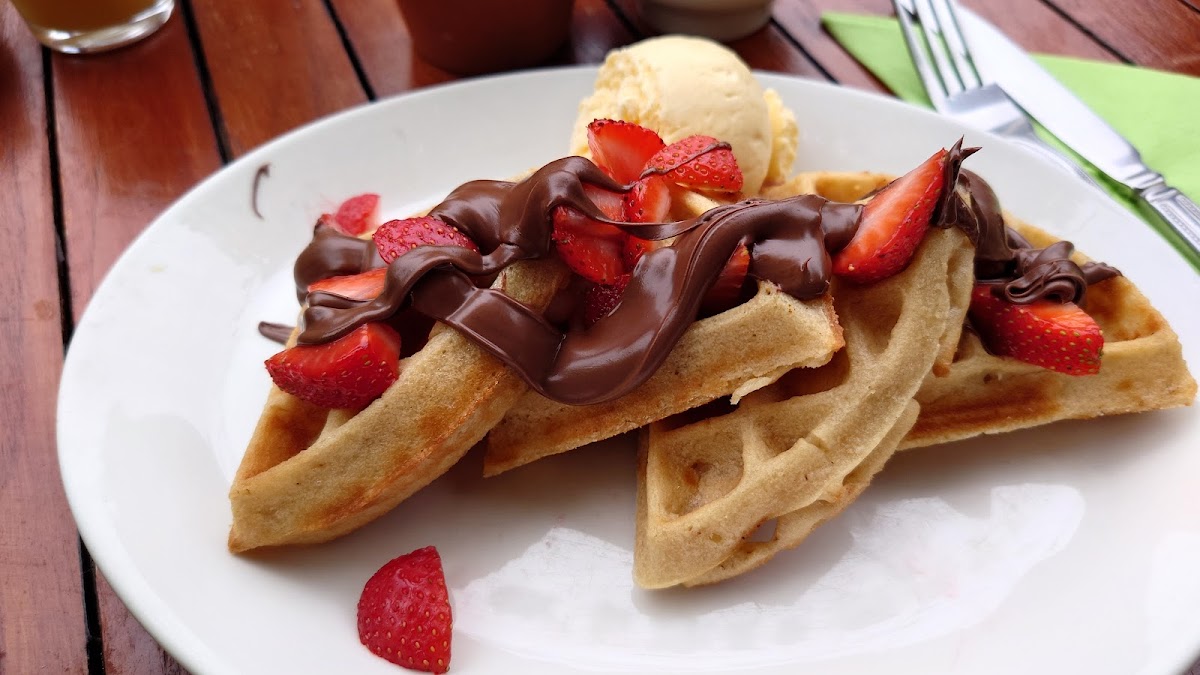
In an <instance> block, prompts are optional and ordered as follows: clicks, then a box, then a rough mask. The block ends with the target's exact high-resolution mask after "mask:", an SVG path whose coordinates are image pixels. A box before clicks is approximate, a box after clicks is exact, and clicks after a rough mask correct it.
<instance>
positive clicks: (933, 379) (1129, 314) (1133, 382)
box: [765, 172, 1196, 449]
mask: <svg viewBox="0 0 1200 675" xmlns="http://www.w3.org/2000/svg"><path fill="white" fill-rule="evenodd" d="M891 178H892V177H891V176H888V175H886V174H877V173H865V172H864V173H842V172H811V173H801V174H797V175H796V176H795V177H794V178H792V179H791V180H790V181H788V183H787V184H785V185H781V186H778V187H775V188H769V189H768V190H767V191H766V192H765V194H766V196H770V197H775V198H779V197H787V196H791V195H793V194H802V193H809V192H811V193H816V194H820V195H822V196H825V197H827V198H829V199H833V200H837V201H856V200H858V199H860V198H862V197H863V196H865V195H866V194H868V193H870V192H871V191H873V190H876V189H878V188H879V187H882V186H883V185H885V184H886V183H887V182H888V181H889V180H891ZM1004 218H1005V223H1006V224H1007V225H1008V226H1009V227H1012V228H1014V229H1016V230H1017V231H1018V232H1020V233H1021V234H1022V235H1024V236H1025V238H1026V239H1028V240H1029V242H1030V243H1031V244H1033V245H1034V246H1037V247H1044V246H1049V245H1050V244H1052V243H1054V242H1055V241H1058V239H1057V238H1056V237H1054V236H1053V235H1050V234H1048V233H1046V232H1044V231H1042V230H1040V229H1038V228H1036V227H1034V226H1032V225H1029V224H1028V223H1025V222H1023V221H1021V220H1019V219H1018V218H1015V217H1014V216H1013V215H1012V214H1010V213H1007V212H1006V213H1005V214H1004ZM1074 259H1075V261H1076V262H1080V263H1082V262H1086V261H1087V260H1088V258H1087V257H1086V256H1084V255H1083V254H1080V253H1076V254H1075V256H1074ZM968 292H969V291H968ZM1086 300H1087V303H1086V309H1087V312H1088V313H1089V314H1090V315H1092V317H1093V318H1095V319H1096V322H1097V323H1099V324H1100V328H1101V330H1102V331H1103V333H1104V353H1103V357H1102V362H1101V363H1102V366H1101V369H1100V372H1099V373H1098V374H1096V375H1091V376H1087V377H1077V376H1073V375H1066V374H1063V373H1057V372H1054V371H1051V370H1046V369H1044V368H1039V367H1037V366H1034V365H1030V364H1027V363H1023V362H1021V361H1017V360H1015V359H1009V358H1003V357H999V356H994V355H992V354H989V353H988V352H987V351H986V350H985V349H984V348H983V344H982V343H981V342H980V341H979V337H978V336H977V335H975V334H974V333H971V332H969V331H967V332H964V333H963V334H962V340H961V342H960V343H958V344H956V345H947V347H949V348H951V349H954V350H955V353H954V358H953V361H952V363H950V364H949V366H948V367H938V366H935V371H934V373H933V374H931V375H930V376H929V377H927V378H926V381H925V384H924V385H922V387H921V389H920V391H919V392H918V393H917V396H916V400H917V402H918V403H920V404H921V414H920V416H919V417H918V418H917V423H916V425H915V426H914V427H913V429H912V431H911V432H909V434H908V436H907V437H905V439H904V440H903V441H901V443H900V448H901V449H906V448H915V447H922V446H927V445H933V444H936V443H944V442H948V441H954V440H960V439H963V438H970V437H972V436H978V435H980V434H993V433H1001V432H1005V431H1013V430H1016V429H1022V428H1026V427H1032V426H1037V425H1040V424H1046V423H1049V422H1055V421H1059V420H1066V419H1087V418H1091V417H1099V416H1102V415H1115V414H1122V413H1132V412H1144V411H1149V410H1160V409H1165V408H1174V407H1179V406H1185V405H1191V404H1192V402H1193V401H1194V400H1195V398H1196V381H1195V380H1194V379H1193V378H1192V375H1191V374H1190V373H1189V372H1188V368H1187V364H1186V363H1184V360H1183V347H1182V345H1180V343H1179V337H1178V336H1177V335H1176V334H1175V332H1174V331H1173V330H1171V327H1170V325H1168V324H1167V321H1166V319H1164V318H1163V316H1162V314H1160V313H1159V312H1158V310H1156V309H1154V307H1153V305H1151V304H1150V301H1149V300H1148V299H1147V298H1146V296H1144V295H1142V293H1141V291H1139V290H1138V289H1137V286H1135V285H1134V284H1133V283H1132V282H1131V281H1129V279H1127V278H1125V277H1117V278H1115V279H1111V280H1108V281H1105V282H1102V283H1099V284H1096V285H1095V286H1092V287H1091V288H1089V289H1088V292H1087V298H1086ZM965 310H966V308H965V307H963V311H964V317H965ZM944 361H945V359H939V362H944Z"/></svg>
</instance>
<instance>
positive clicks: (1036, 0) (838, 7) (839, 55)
mask: <svg viewBox="0 0 1200 675" xmlns="http://www.w3.org/2000/svg"><path fill="white" fill-rule="evenodd" d="M1159 1H1160V2H1161V1H1163V0H1159ZM1165 1H1167V2H1170V1H1171V0H1165ZM962 4H963V5H965V6H967V7H969V8H971V9H974V10H975V11H977V12H978V13H979V14H980V15H981V16H983V17H984V18H986V19H988V20H989V21H991V22H993V23H994V24H996V25H997V26H998V27H999V28H1000V29H1001V30H1003V31H1005V32H1006V33H1008V34H1010V35H1013V36H1019V40H1018V42H1020V43H1021V45H1022V46H1024V47H1025V48H1026V49H1030V50H1034V51H1043V52H1051V53H1069V54H1074V55H1077V56H1081V57H1085V58H1091V59H1097V60H1107V61H1112V60H1115V57H1114V56H1113V55H1112V54H1111V53H1110V52H1109V51H1108V50H1107V49H1105V48H1104V47H1103V46H1102V45H1100V44H1099V43H1098V42H1096V41H1095V40H1094V39H1092V38H1091V37H1090V36H1089V35H1088V34H1087V33H1085V32H1083V31H1082V30H1080V29H1079V28H1078V27H1076V26H1075V25H1073V24H1072V23H1071V22H1069V21H1067V20H1066V19H1064V18H1063V17H1062V16H1060V15H1059V14H1057V13H1055V12H1054V11H1053V10H1052V9H1051V8H1049V7H1048V6H1046V5H1045V4H1044V3H1043V2H1042V0H1012V2H1010V3H998V2H994V1H989V0H964V2H963V3H962ZM824 12H854V13H861V14H871V15H876V16H894V15H895V14H894V11H893V9H892V3H891V2H890V1H889V0H802V1H798V2H788V3H777V4H776V6H775V20H776V21H778V22H779V24H780V25H781V26H783V27H784V29H785V30H787V32H788V33H789V34H790V35H791V36H792V37H793V38H795V39H796V40H797V41H799V42H800V43H801V44H804V45H805V46H806V47H807V49H808V50H809V52H810V53H811V54H812V55H813V57H814V58H816V59H817V61H818V62H820V64H821V66H822V67H823V68H825V70H827V71H828V72H829V73H830V74H831V75H832V76H833V78H834V79H835V80H836V81H837V82H838V83H839V84H843V85H847V86H851V87H857V88H862V89H868V90H873V91H880V92H886V88H885V87H884V86H883V85H882V84H881V83H880V82H879V81H878V80H876V79H875V77H874V76H873V75H871V74H870V72H868V71H867V70H866V69H865V68H863V67H862V66H861V65H860V64H859V63H858V62H857V61H856V60H855V59H854V57H852V56H850V54H849V53H847V52H846V51H845V50H844V49H843V48H842V46H841V45H839V44H838V43H837V41H836V40H834V39H833V38H832V37H831V36H830V35H829V34H828V33H826V32H825V30H824V29H823V28H822V27H821V24H820V21H821V14H822V13H824Z"/></svg>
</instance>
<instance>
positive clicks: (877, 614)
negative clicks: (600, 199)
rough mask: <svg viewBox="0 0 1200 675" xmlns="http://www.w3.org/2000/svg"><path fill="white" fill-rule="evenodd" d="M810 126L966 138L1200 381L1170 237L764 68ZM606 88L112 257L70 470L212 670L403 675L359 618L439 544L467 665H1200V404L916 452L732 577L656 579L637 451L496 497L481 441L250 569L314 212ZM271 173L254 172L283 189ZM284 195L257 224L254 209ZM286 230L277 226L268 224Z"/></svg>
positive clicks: (516, 151)
mask: <svg viewBox="0 0 1200 675" xmlns="http://www.w3.org/2000/svg"><path fill="white" fill-rule="evenodd" d="M760 77H761V79H762V81H763V82H764V84H765V85H767V86H770V87H773V88H775V89H776V90H777V91H778V92H779V93H780V95H781V97H782V98H783V101H784V102H785V103H786V104H787V105H788V106H790V107H791V108H792V109H793V110H794V111H795V113H796V116H797V119H798V120H799V124H800V129H801V139H800V150H799V157H798V158H797V163H796V168H797V169H798V170H813V169H838V170H872V171H882V172H891V173H900V172H903V171H905V170H907V169H909V168H911V167H913V166H916V165H917V164H918V163H919V162H920V161H921V160H923V159H925V158H926V157H928V156H929V155H930V154H932V153H933V151H934V150H936V149H937V148H939V147H943V146H949V145H950V144H952V143H954V141H955V140H956V139H957V138H958V137H959V136H962V135H965V136H966V142H967V143H968V144H975V145H981V146H983V150H982V151H981V152H979V153H978V154H977V155H976V156H974V157H972V158H971V159H970V160H969V163H968V166H969V168H971V169H972V170H973V171H975V172H977V173H979V174H981V175H983V176H984V177H985V178H987V179H988V180H989V181H990V182H991V183H992V184H993V186H994V187H995V188H996V191H997V193H998V194H999V196H1000V198H1001V200H1002V202H1003V203H1004V204H1005V206H1006V207H1007V208H1008V209H1009V210H1011V211H1012V212H1013V213H1015V214H1016V215H1018V216H1020V217H1022V218H1024V219H1026V220H1028V221H1030V222H1032V223H1034V224H1036V225H1038V226H1039V227H1042V228H1044V229H1046V230H1049V231H1051V232H1053V233H1055V234H1057V235H1059V236H1061V237H1064V238H1067V239H1070V240H1072V241H1074V242H1075V243H1076V244H1077V245H1078V247H1079V248H1080V249H1081V250H1083V251H1084V252H1086V253H1087V254H1088V255H1090V256H1092V257H1093V258H1097V259H1100V260H1105V261H1107V262H1110V263H1112V264H1113V265H1115V266H1117V267H1118V268H1120V269H1121V270H1122V271H1123V272H1124V273H1125V274H1126V275H1127V276H1129V277H1130V278H1131V279H1133V281H1134V282H1136V283H1137V284H1139V286H1140V287H1141V288H1142V290H1143V291H1144V292H1145V293H1146V295H1147V296H1148V297H1149V298H1150V299H1151V300H1152V301H1153V302H1154V303H1155V304H1156V305H1157V306H1158V307H1159V309H1160V310H1161V311H1162V313H1163V314H1164V315H1165V316H1166V317H1167V318H1168V319H1169V320H1170V321H1171V323H1172V325H1173V326H1174V328H1175V329H1176V331H1177V332H1178V333H1179V334H1180V336H1181V338H1182V340H1183V342H1184V350H1185V356H1186V357H1187V359H1188V361H1189V362H1190V363H1191V364H1192V365H1193V367H1195V366H1196V365H1197V364H1200V313H1198V312H1196V311H1195V305H1194V303H1195V298H1197V297H1200V278H1198V277H1197V275H1196V274H1195V273H1194V272H1193V271H1192V270H1191V269H1190V268H1188V267H1187V265H1186V264H1185V263H1184V262H1183V261H1182V260H1181V259H1179V258H1178V257H1177V256H1176V254H1175V253H1173V252H1172V250H1171V249H1170V247H1169V246H1168V245H1167V244H1165V243H1164V242H1163V241H1161V240H1160V239H1159V238H1158V236H1157V235H1156V234H1154V233H1153V232H1152V231H1151V230H1150V229H1149V228H1148V227H1147V226H1146V225H1144V224H1142V223H1141V222H1140V221H1138V220H1137V219H1136V218H1135V217H1133V216H1132V215H1130V214H1129V213H1128V212H1126V211H1124V210H1123V209H1122V208H1121V207H1119V206H1117V205H1116V204H1115V203H1113V202H1112V201H1110V200H1108V199H1107V198H1105V197H1104V196H1103V195H1101V194H1100V193H1099V192H1096V191H1095V190H1094V189H1093V188H1090V187H1088V186H1086V185H1083V184H1080V183H1078V182H1076V181H1075V180H1074V179H1072V178H1070V177H1069V176H1067V175H1065V174H1062V173H1059V171H1058V170H1057V169H1056V168H1054V167H1053V166H1050V165H1048V164H1045V163H1043V162H1042V161H1041V160H1040V159H1039V158H1037V157H1034V156H1032V155H1028V154H1026V153H1025V151H1023V150H1021V149H1019V148H1015V147H1011V146H1009V145H1008V144H1007V143H1005V142H1004V141H1003V140H1001V139H998V138H994V137H990V136H987V135H985V134H980V133H977V132H973V131H970V130H967V129H966V128H964V127H962V126H959V125H957V124H955V123H953V122H951V121H948V120H945V119H942V118H939V117H936V116H934V115H932V114H930V113H928V112H925V111H922V110H918V109H916V108H913V107H910V106H907V105H905V104H902V103H899V102H896V101H894V100H891V99H887V98H883V97H879V96H874V95H869V94H864V93H861V92H856V91H852V90H847V89H841V88H837V87H834V86H830V85H826V84H821V83H816V82H811V81H806V80H800V79H792V78H787V77H781V76H772V75H765V74H761V75H760ZM594 78H595V69H594V68H569V69H559V70H549V71H537V72H529V73H523V74H516V75H507V76H501V77H493V78H486V79H480V80H475V81H468V82H463V83H458V84H453V85H448V86H444V87H438V88H433V89H428V90H423V91H420V92H417V93H414V94H410V95H405V96H401V97H397V98H393V99H389V100H385V101H381V102H378V103H375V104H372V105H368V106H363V107H360V108H356V109H353V110H350V111H347V112H344V113H342V114H339V115H335V116H333V117H330V118H328V119H325V120H321V121H319V122H316V123H314V124H312V125H310V126H308V127H305V128H302V129H300V130H297V131H295V132H292V133H290V134H288V135H286V136H283V137H281V138H279V139H278V140H275V141H273V142H271V143H269V144H267V145H264V146H263V147H261V148H259V149H257V150H255V151H254V152H252V153H250V154H249V155H247V156H246V157H244V158H242V159H241V160H239V161H237V162H235V163H233V164H231V165H229V166H228V167H226V168H225V169H224V170H222V171H221V172H219V173H217V174H216V175H214V176H212V177H211V178H209V179H208V180H206V181H205V182H203V183H202V184H200V185H199V186H197V187H196V188H195V189H194V190H192V191H191V192H190V193H188V194H187V195H186V196H184V197H183V198H181V199H180V200H179V201H178V202H177V203H176V204H175V205H173V206H172V207H171V208H170V209H168V210H167V211H166V212H165V213H163V214H162V216H161V217H160V218H158V220H157V221H156V222H155V223H154V224H153V225H151V226H150V227H149V228H148V229H147V230H146V232H145V233H144V234H143V235H142V236H141V237H139V238H138V240H137V241H136V242H134V244H133V245H132V246H130V248H129V249H128V251H126V253H125V254H124V255H123V256H122V257H121V259H120V260H119V261H118V262H117V264H116V265H115V266H114V268H113V269H112V271H111V272H110V273H109V275H108V277H107V278H106V279H105V281H104V283H103V284H102V285H101V286H100V288H99V290H98V291H97V292H96V294H95V296H94V298H93V300H92V302H91V304H90V305H89V307H88V308H87V311H86V312H85V313H84V316H83V319H82V320H81V322H80V324H79V326H78V329H77V330H76V332H75V337H74V340H73V341H72V343H71V346H70V349H69V352H68V355H67V360H66V364H65V368H64V372H63V377H62V385H61V391H60V397H59V409H58V414H59V418H58V419H59V426H58V438H59V458H60V463H61V467H62V476H63V481H64V484H65V486H66V491H67V496H68V498H69V500H70V505H71V509H72V511H73V513H74V515H75V518H76V520H77V522H78V525H79V530H80V532H81V534H82V536H83V538H84V541H85V543H86V545H87V547H88V550H89V551H90V552H91V555H92V556H93V558H94V559H95V561H96V562H97V564H98V565H99V566H100V568H101V570H102V571H103V573H104V574H105V576H106V577H107V579H108V580H109V581H110V582H111V584H112V586H113V587H114V588H115V589H116V591H117V593H118V594H119V595H120V596H121V598H122V599H123V600H124V601H125V602H126V603H127V604H128V606H129V607H130V609H131V610H132V611H133V613H134V614H135V615H136V617H137V618H138V620H140V621H141V622H142V623H143V624H144V625H145V626H146V627H147V629H149V631H150V632H151V633H152V634H153V635H154V636H155V638H157V639H158V640H159V641H160V642H161V643H162V644H163V646H164V647H165V648H166V649H167V650H168V651H169V652H170V653H171V654H172V655H173V656H175V657H176V658H177V659H179V661H180V662H181V663H182V664H183V665H184V666H185V667H186V668H187V669H188V670H190V671H192V672H194V673H196V674H197V675H215V674H233V673H247V674H249V673H263V672H287V673H294V674H302V673H329V672H355V673H363V674H367V673H381V674H383V673H386V674H394V673H397V672H402V671H398V670H397V667H396V666H393V665H392V664H389V663H387V662H385V661H383V660H381V659H378V658H376V657H375V656H373V655H371V654H369V653H368V652H367V651H366V649H365V648H363V647H362V646H361V645H359V643H358V638H357V633H356V628H355V605H356V602H357V599H358V593H359V591H360V589H361V587H362V584H363V582H365V581H366V579H367V578H368V577H369V576H370V575H371V574H372V573H373V572H374V571H375V570H376V569H377V568H378V567H380V566H381V565H382V564H383V563H384V562H386V561H387V560H389V559H391V558H392V557H395V556H396V555H399V554H401V553H406V552H408V551H410V550H413V549H415V548H419V547H421V546H426V545H435V546H437V547H438V549H439V550H440V551H441V554H442V557H443V559H444V561H445V568H446V578H447V583H448V585H449V587H450V594H451V601H452V604H453V611H454V631H455V632H454V643H453V661H452V665H451V672H452V673H457V674H459V675H470V674H475V673H496V672H525V673H555V674H559V673H572V672H589V673H594V672H620V673H666V672H714V673H728V672H745V673H793V672H797V670H798V669H799V668H801V667H803V668H807V669H811V670H814V671H818V672H822V673H877V672H885V671H886V672H948V671H954V672H964V673H966V672H988V673H998V672H1024V671H1029V670H1038V671H1043V672H1122V673H1127V672H1145V673H1172V672H1178V671H1181V670H1183V669H1184V668H1185V667H1186V666H1187V665H1188V664H1190V662H1191V660H1192V659H1194V658H1195V656H1196V654H1197V653H1198V652H1200V612H1198V611H1197V608H1198V607H1200V575H1197V574H1196V570H1197V569H1200V509H1197V508H1196V502H1195V495H1197V494H1200V453H1197V452H1195V448H1196V447H1197V445H1198V444H1200V414H1198V412H1197V411H1196V410H1195V409H1185V410H1174V411H1168V412H1163V413H1155V414H1147V415H1142V416H1139V417H1129V418H1120V419H1107V420H1097V421H1092V422H1086V423H1064V424H1057V425H1053V426H1050V427H1045V428H1042V429H1037V430H1033V431H1027V432H1021V433H1015V434H1010V435H1007V436H999V437H994V438H988V439H982V440H977V441H971V442H963V443H958V444H954V445H948V446H944V447H939V448H932V449H927V450H917V451H912V452H911V453H908V454H905V455H902V456H900V457H898V458H897V459H896V460H894V461H893V462H892V464H891V465H890V466H889V467H888V468H887V469H885V470H884V472H883V473H882V474H881V475H880V476H879V477H878V478H877V479H876V481H875V483H876V484H875V485H874V486H873V487H872V488H871V489H870V490H868V491H867V492H866V494H865V495H864V496H863V497H862V498H861V499H860V500H859V501H858V502H856V503H855V504H853V505H852V506H851V508H850V509H848V510H847V512H846V513H844V514H843V515H842V516H840V517H839V518H837V519H835V520H834V521H833V522H831V523H829V524H828V525H826V526H825V527H823V528H822V529H820V530H819V531H818V532H817V533H816V534H815V535H814V536H813V537H812V538H811V539H810V540H809V541H808V542H806V543H805V544H804V545H803V546H802V547H801V548H799V549H797V550H795V551H792V552H789V553H787V554H785V555H781V556H779V557H778V558H776V559H775V560H773V561H772V562H771V563H769V564H768V565H767V566H766V567H764V568H763V569H761V570H759V571H756V572H753V573H750V574H748V575H746V576H744V577H742V578H739V579H736V580H734V581H732V582H730V583H726V584H723V585H720V586H716V587H712V588H700V589H694V590H688V591H682V590H671V591H666V592H653V593H652V592H646V591H642V590H639V589H637V588H636V587H634V585H633V582H632V578H631V569H630V568H631V560H632V544H633V513H634V504H633V501H634V490H635V486H634V462H633V455H632V443H631V442H630V440H629V439H628V438H618V439H614V440H612V441H610V442H607V443H602V444H599V445H596V446H591V447H588V448H585V449H582V450H579V451H576V452H572V453H568V454H565V455H562V456H558V457H554V458H551V459H547V460H543V461H541V462H537V463H535V464H533V465H530V466H528V467H525V468H522V469H518V470H515V471H513V472H511V473H509V474H505V475H502V476H500V477H497V478H494V479H488V480H484V479H482V478H480V477H479V468H480V457H479V453H478V449H477V450H476V451H475V452H473V453H472V454H470V455H468V457H467V459H466V460H465V461H464V462H463V463H462V464H460V465H459V466H457V467H456V468H455V469H454V470H453V471H451V472H450V473H449V474H447V475H446V476H445V477H443V478H442V479H440V480H438V481H437V482H436V483H434V484H433V485H432V486H430V487H429V488H428V489H426V490H424V491H422V492H421V493H419V494H418V495H417V496H416V497H414V498H413V499H411V500H409V501H407V502H405V503H404V504H402V505H401V506H400V507H399V508H398V509H396V510H395V511H393V512H392V513H390V514H389V515H387V516H386V517H384V518H382V519H380V520H378V521H376V522H375V523H372V524H371V525H370V526H368V527H366V528H364V529H362V530H360V531H358V532H356V533H354V534H352V535H350V536H348V537H346V538H344V539H341V540H338V541H335V542H332V543H329V544H326V545H323V546H320V547H315V548H306V549H297V550H291V551H282V552H276V553H274V554H270V555H257V556H247V557H235V556H232V555H230V554H229V553H228V552H227V551H226V548H225V537H226V533H227V531H228V527H229V523H230V513H229V505H228V501H227V497H226V493H227V491H228V489H229V484H230V481H231V479H232V476H233V472H234V470H235V469H236V467H237V463H238V461H239V459H240V457H241V454H242V450H243V448H244V446H245V443H246V441H247V439H248V438H249V436H250V432H251V429H252V428H253V425H254V422H255V420H256V418H257V416H258V413H259V410H260V407H261V405H262V402H263V400H264V397H265V395H266V392H267V389H268V386H269V380H268V378H267V376H266V374H265V372H264V369H263V368H262V361H263V359H265V358H266V357H267V356H269V355H270V354H272V353H273V352H274V351H275V350H276V349H277V347H276V345H274V344H272V343H270V342H268V341H266V340H265V339H263V338H261V337H260V336H259V335H258V333H257V330H256V326H257V324H258V322H259V321H260V320H268V321H277V322H282V323H290V322H293V321H294V320H295V313H296V306H295V297H294V293H293V289H292V282H291V264H292V261H293V259H294V258H295V256H296V254H297V253H298V252H299V251H300V250H301V248H303V246H304V245H305V243H306V242H307V240H308V238H309V236H310V233H311V228H312V224H313V222H314V220H315V218H316V216H317V215H318V214H320V213H322V212H324V211H329V210H330V209H331V208H334V207H335V206H336V205H337V203H338V202H339V201H340V200H342V199H343V198H345V197H348V196H350V195H353V194H357V193H361V192H377V193H379V194H380V195H382V207H383V211H384V215H385V216H387V217H401V216H403V215H406V214H409V213H411V212H412V211H413V210H415V209H417V208H420V207H422V206H426V205H429V204H431V203H433V202H436V201H437V200H438V198H439V197H440V196H442V195H444V194H445V193H446V192H447V191H448V190H449V189H451V188H452V187H454V186H455V185H457V184H459V183H461V182H463V181H465V180H469V179H473V178H484V177H487V178H503V177H507V176H511V175H514V174H518V173H520V172H522V171H525V170H526V169H529V168H531V167H535V166H538V165H541V164H542V163H544V162H546V161H549V160H551V159H554V158H556V157H559V156H561V155H562V154H563V153H564V152H565V151H566V148H567V143H568V139H569V136H570V130H571V125H572V123H573V120H574V117H575V113H576V107H577V104H578V102H579V100H580V99H581V98H582V97H584V96H585V95H587V94H588V93H589V92H590V91H591V86H592V82H593V80H594ZM264 166H269V168H270V173H269V175H267V176H264V177H263V178H262V179H261V180H259V181H257V189H255V185H256V181H255V175H256V174H257V173H258V172H259V169H260V168H261V167H264ZM255 206H256V207H257V213H256V209H255V208H254V207H255ZM259 214H261V216H260V215H259Z"/></svg>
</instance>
